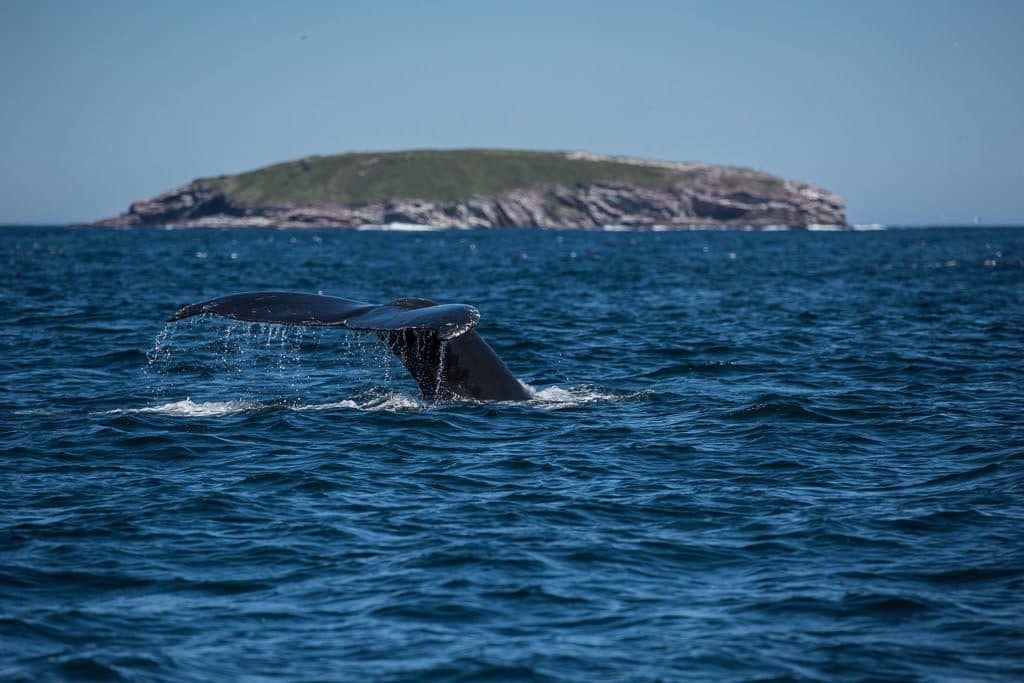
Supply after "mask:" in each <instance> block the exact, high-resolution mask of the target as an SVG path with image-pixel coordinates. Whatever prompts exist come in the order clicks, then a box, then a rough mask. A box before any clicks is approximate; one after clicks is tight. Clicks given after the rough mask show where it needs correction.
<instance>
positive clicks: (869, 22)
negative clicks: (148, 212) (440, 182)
mask: <svg viewBox="0 0 1024 683" xmlns="http://www.w3.org/2000/svg"><path fill="white" fill-rule="evenodd" d="M424 147H434V148H452V147H508V148H526V149H553V150H554V149H565V150H568V149H585V150H592V151H597V152H604V153H610V154H628V155H639V156H648V157H654V158H659V159H672V160H694V161H707V162H714V163H725V164H737V165H744V166H754V167H757V168H762V169H764V170H767V171H770V172H772V173H776V174H779V175H782V176H786V177H792V178H799V179H802V180H808V181H811V182H814V183H817V184H820V185H822V186H824V187H827V188H828V189H830V190H833V191H835V192H837V193H838V194H839V195H841V196H842V197H843V198H844V199H845V200H846V203H847V208H848V217H849V219H850V220H851V222H856V223H875V222H877V223H964V222H969V221H970V220H971V219H972V217H973V216H975V215H978V216H980V217H981V219H982V221H983V222H984V223H1018V224H1019V223H1024V2H1019V1H1016V0H1007V1H999V0H987V1H986V0H979V1H977V2H967V1H966V0H958V1H954V2H945V1H943V0H918V1H912V0H906V1H902V2H901V1H899V0H892V1H888V2H871V1H856V2H853V1H851V2H839V1H833V0H810V1H806V2H798V1H791V2H785V1H781V0H780V1H777V2H775V1H758V2H739V1H737V2H729V1H725V0H722V1H718V2H713V1H709V2H684V1H682V0H680V1H676V2H643V1H634V2H625V1H624V2H617V3H601V2H554V1H552V2H516V3H498V2H489V1H481V0H473V1H467V2H408V3H404V2H395V3H387V2H366V3H362V2H341V1H337V2H314V1H307V2H302V1H296V2H273V3H260V2H238V3H229V2H223V3H212V2H147V1H145V0H138V1H133V2H105V1H101V0H95V1H92V2H86V1H82V2H72V1H68V2H51V1H38V0H37V1H29V2H22V1H20V0H13V1H12V0H0V160H2V161H0V222H2V223H18V222H30V223H42V222H67V221H75V220H86V219H94V218H99V217H101V216H106V215H112V214H115V213H118V212H120V211H123V210H124V209H126V208H127V206H128V204H129V203H130V202H131V201H133V200H135V199H140V198H144V197H148V196H152V195H154V194H156V193H158V192H161V191H163V190H166V189H170V188H172V187H177V186H179V185H182V184H184V183H186V182H188V181H189V180H192V179H193V178H196V177H201V176H208V175H216V174H220V173H233V172H237V171H243V170H248V169H252V168H255V167H259V166H263V165H266V164H269V163H273V162H277V161H284V160H288V159H293V158H296V157H301V156H306V155H310V154H331V153H338V152H344V151H363V150H389V149H405V148H424Z"/></svg>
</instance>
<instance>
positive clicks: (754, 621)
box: [0, 228, 1024, 682]
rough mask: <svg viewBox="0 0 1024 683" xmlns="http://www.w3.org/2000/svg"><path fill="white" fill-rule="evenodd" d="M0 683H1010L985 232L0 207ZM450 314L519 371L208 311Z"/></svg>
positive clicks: (1011, 347)
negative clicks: (267, 217)
mask: <svg viewBox="0 0 1024 683" xmlns="http://www.w3.org/2000/svg"><path fill="white" fill-rule="evenodd" d="M0 257H2V259H3V262H4V264H5V266H6V271H5V276H4V278H3V284H2V288H3V289H2V298H0V314H2V320H3V323H4V324H3V325H2V326H0V339H2V348H3V350H4V353H3V354H2V357H0V367H2V372H3V379H4V381H3V383H2V386H0V420H2V422H0V430H2V432H0V433H2V437H3V456H2V458H0V679H3V680H25V681H36V680H43V679H53V680H56V679H76V678H81V679H105V680H139V681H151V680H152V681H187V680H197V681H198V680H202V681H225V680H242V679H245V680H275V681H276V680H353V681H365V680H376V681H406V680H408V681H429V680H438V681H470V680H472V681H487V680H495V681H498V680H542V681H581V682H582V681H595V680H630V681H653V680H681V679H691V680H749V679H772V680H808V681H811V680H821V681H831V680H859V679H872V680H911V679H921V680H941V679H957V680H961V679H969V680H1007V679H1012V678H1016V677H1021V676H1024V654H1022V653H1024V418H1022V415H1024V230H1019V229H1001V230H985V229H972V228H964V229H934V230H893V231H888V232H871V233H854V232H841V233H822V232H771V233H743V232H647V233H633V232H609V233H579V232H566V233H559V232H548V231H534V230H523V231H497V232H468V233H467V232H437V233H421V232H374V231H368V232H345V231H296V232H284V231H270V230H251V231H244V230H220V231H162V230H132V231H117V230H70V229H45V228H35V229H6V230H5V231H4V232H3V233H2V234H0ZM257 289H286V290H296V291H309V292H316V291H322V292H324V293H328V294H334V295H339V296H345V297H350V298H355V299H361V300H365V301H370V302H383V301H387V300H389V299H392V298H396V297H399V296H404V295H409V296H422V297H429V298H432V299H435V300H437V301H440V302H464V303H470V304H473V305H475V306H477V307H478V308H479V309H480V310H481V312H482V314H483V318H482V320H481V323H480V326H479V328H478V329H479V330H480V332H481V334H482V335H483V336H484V338H485V339H487V340H488V341H489V342H490V343H491V345H492V346H493V347H494V348H495V349H496V350H497V351H498V352H499V353H500V354H501V355H502V356H503V357H504V359H505V360H506V362H507V364H508V365H509V367H510V368H511V369H512V370H513V371H514V372H515V373H516V375H517V376H518V377H520V378H521V379H522V380H523V381H524V382H526V383H528V384H529V385H531V386H532V387H533V388H534V389H535V390H536V392H537V394H536V398H535V399H534V400H533V401H530V402H528V403H524V404H504V405H503V404H498V405H495V404H480V403H472V402H461V403H444V404H436V405H435V404H431V403H427V402H424V401H423V400H421V399H420V398H419V397H418V393H417V390H416V387H415V385H414V383H413V382H412V381H411V379H409V378H408V376H407V375H406V373H405V370H404V368H402V366H401V365H400V364H398V363H397V362H395V361H394V360H393V359H392V358H391V357H390V355H389V353H388V352H387V350H386V349H385V348H384V347H383V346H382V345H381V344H380V343H379V342H378V341H377V340H376V339H374V338H372V337H365V336H360V335H357V334H354V333H350V332H345V331H342V330H324V329H311V328H306V329H302V328H284V327H280V326H272V325H258V324H248V323H238V322H231V321H226V320H222V319H212V318H209V317H204V318H198V319H190V320H187V321H183V322H181V323H176V324H171V325H167V324H165V323H164V322H163V320H164V319H165V318H166V317H167V316H168V315H169V314H170V313H171V312H172V311H174V310H175V308H177V307H178V306H180V305H182V304H185V303H189V302H193V301H197V300H200V299H203V298H206V297H211V296H217V295H221V294H227V293H233V292H239V291H247V290H257Z"/></svg>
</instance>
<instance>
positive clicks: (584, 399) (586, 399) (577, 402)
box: [528, 384, 640, 410]
mask: <svg viewBox="0 0 1024 683" xmlns="http://www.w3.org/2000/svg"><path fill="white" fill-rule="evenodd" d="M528 388H529V389H530V390H531V391H532V393H533V398H532V399H531V400H530V401H529V403H530V405H532V406H536V407H538V408H546V409H548V410H558V409H560V408H575V407H578V406H582V405H587V404H590V403H607V402H610V401H623V400H627V399H629V398H635V397H637V396H639V395H640V394H625V395H623V394H613V393H610V392H607V391H602V390H601V389H598V388H597V387H595V386H592V385H589V384H584V385H581V386H577V387H568V388H565V389H563V388H562V387H559V386H550V387H548V388H546V389H540V390H537V389H534V388H533V387H528Z"/></svg>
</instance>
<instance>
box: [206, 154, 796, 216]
mask: <svg viewBox="0 0 1024 683" xmlns="http://www.w3.org/2000/svg"><path fill="white" fill-rule="evenodd" d="M694 173H695V172H694V171H687V170H680V169H679V168H668V167H659V166H643V165H639V164H637V163H628V162H624V161H616V160H612V159H594V160H591V159H583V158H571V157H569V156H567V155H566V154H564V153H558V152H530V151H517V150H485V149H467V150H415V151H405V152H371V153H351V154H339V155H334V156H313V157H307V158H305V159H299V160H297V161H288V162H285V163H281V164H274V165H273V166H266V167H264V168H260V169H257V170H255V171H249V172H248V173H240V174H238V175H229V176H219V177H216V178H201V179H199V180H197V181H196V183H197V184H203V185H209V186H213V187H216V188H217V189H219V190H221V191H223V192H224V194H225V195H226V196H227V197H228V198H229V199H232V200H237V201H240V202H244V203H246V204H249V205H255V206H260V205H267V204H294V205H302V204H320V203H324V204H342V205H359V204H368V203H370V202H375V201H388V200H393V199H411V198H416V199H431V200H436V201H445V202H455V201H465V200H467V199H470V198H471V197H481V196H494V195H498V194H501V193H503V192H507V191H509V190H514V189H518V188H524V187H531V186H539V185H562V186H565V187H578V186H581V185H587V184H590V183H594V182H619V183H625V184H629V185H637V186H641V187H650V188H667V187H670V186H672V185H673V184H676V183H679V182H681V181H685V180H686V176H687V175H694ZM741 173H742V176H741V175H740V174H741ZM751 173H754V174H755V177H753V178H752V177H751V175H750V174H751ZM721 180H722V181H723V182H724V183H726V184H732V185H740V184H742V183H745V182H750V181H751V180H754V181H756V182H758V184H762V185H764V184H771V183H772V182H778V180H777V179H775V178H774V177H773V176H769V175H768V174H758V173H756V172H752V171H749V170H747V169H736V174H735V175H734V177H732V178H730V177H729V175H728V173H727V174H726V176H725V177H723V178H722V179H721ZM730 181H731V182H730Z"/></svg>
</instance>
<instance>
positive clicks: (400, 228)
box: [356, 223, 451, 232]
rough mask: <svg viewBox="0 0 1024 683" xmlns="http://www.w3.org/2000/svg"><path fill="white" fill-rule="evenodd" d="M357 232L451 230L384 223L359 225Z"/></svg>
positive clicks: (418, 224) (421, 225) (433, 226)
mask: <svg viewBox="0 0 1024 683" xmlns="http://www.w3.org/2000/svg"><path fill="white" fill-rule="evenodd" d="M356 229H357V230H361V231H363V232H366V231H381V232H437V231H439V230H450V229H451V228H445V227H440V226H437V225H423V224H421V223H386V224H384V225H360V226H359V227H358V228H356Z"/></svg>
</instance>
